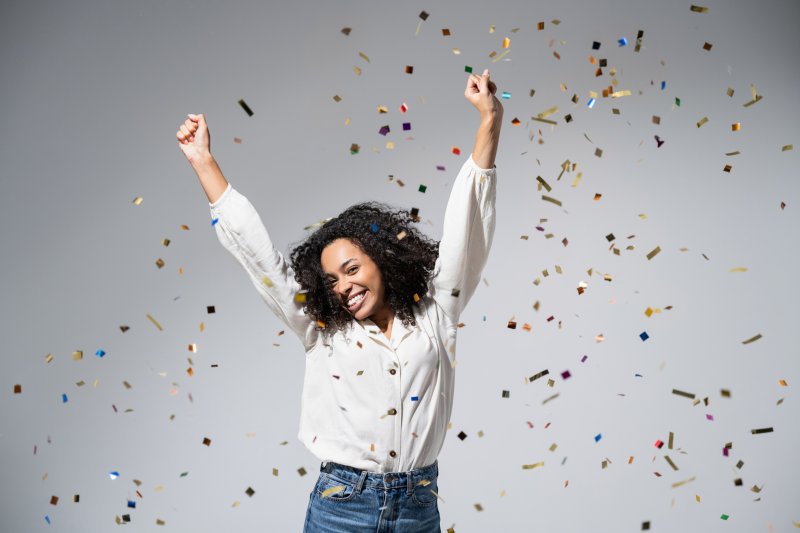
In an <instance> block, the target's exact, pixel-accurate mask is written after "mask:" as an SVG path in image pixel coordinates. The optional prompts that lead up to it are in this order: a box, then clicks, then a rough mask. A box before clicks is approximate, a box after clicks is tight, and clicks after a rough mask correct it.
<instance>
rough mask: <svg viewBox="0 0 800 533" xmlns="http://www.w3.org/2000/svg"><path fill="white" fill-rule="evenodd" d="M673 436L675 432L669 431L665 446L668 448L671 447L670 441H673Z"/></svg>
mask: <svg viewBox="0 0 800 533" xmlns="http://www.w3.org/2000/svg"><path fill="white" fill-rule="evenodd" d="M674 438H675V434H674V433H673V432H671V431H670V432H669V440H668V444H667V448H669V449H670V450H671V449H672V441H673V439H674Z"/></svg>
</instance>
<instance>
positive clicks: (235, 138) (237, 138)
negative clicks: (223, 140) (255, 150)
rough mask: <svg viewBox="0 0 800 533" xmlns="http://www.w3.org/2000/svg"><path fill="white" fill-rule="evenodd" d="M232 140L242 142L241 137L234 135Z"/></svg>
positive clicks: (237, 142)
mask: <svg viewBox="0 0 800 533" xmlns="http://www.w3.org/2000/svg"><path fill="white" fill-rule="evenodd" d="M233 142H234V143H236V144H242V139H241V138H240V137H234V138H233Z"/></svg>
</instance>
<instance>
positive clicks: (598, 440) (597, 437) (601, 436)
mask: <svg viewBox="0 0 800 533" xmlns="http://www.w3.org/2000/svg"><path fill="white" fill-rule="evenodd" d="M602 438H603V434H602V433H598V434H597V435H595V436H594V441H595V442H600V439H602Z"/></svg>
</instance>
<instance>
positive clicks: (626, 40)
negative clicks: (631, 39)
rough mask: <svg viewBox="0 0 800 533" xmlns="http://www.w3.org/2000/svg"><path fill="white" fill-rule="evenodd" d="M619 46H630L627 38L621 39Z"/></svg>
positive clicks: (618, 42)
mask: <svg viewBox="0 0 800 533" xmlns="http://www.w3.org/2000/svg"><path fill="white" fill-rule="evenodd" d="M617 44H619V45H620V46H625V45H626V44H628V39H626V38H625V37H620V38H619V39H618V40H617Z"/></svg>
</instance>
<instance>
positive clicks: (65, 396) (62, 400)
mask: <svg viewBox="0 0 800 533" xmlns="http://www.w3.org/2000/svg"><path fill="white" fill-rule="evenodd" d="M68 401H69V398H67V393H64V394H62V395H61V403H67V402H68Z"/></svg>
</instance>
